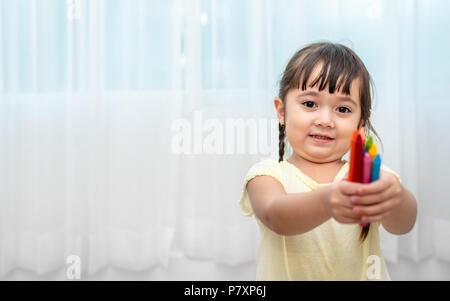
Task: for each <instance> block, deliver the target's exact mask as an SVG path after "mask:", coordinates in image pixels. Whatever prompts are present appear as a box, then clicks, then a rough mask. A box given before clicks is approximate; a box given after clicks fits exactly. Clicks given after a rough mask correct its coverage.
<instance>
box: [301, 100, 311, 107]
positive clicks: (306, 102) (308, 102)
mask: <svg viewBox="0 0 450 301" xmlns="http://www.w3.org/2000/svg"><path fill="white" fill-rule="evenodd" d="M304 104H306V106H307V107H308V108H311V107H310V106H308V105H307V104H312V105H313V106H314V102H312V101H305V102H304V103H302V105H304Z"/></svg>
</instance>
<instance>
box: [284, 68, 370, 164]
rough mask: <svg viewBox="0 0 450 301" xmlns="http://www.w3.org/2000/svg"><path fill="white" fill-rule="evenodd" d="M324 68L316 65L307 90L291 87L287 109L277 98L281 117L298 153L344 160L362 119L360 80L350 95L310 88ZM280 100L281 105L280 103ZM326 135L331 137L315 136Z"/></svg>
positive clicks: (320, 160)
mask: <svg viewBox="0 0 450 301" xmlns="http://www.w3.org/2000/svg"><path fill="white" fill-rule="evenodd" d="M320 70H321V66H320V65H319V66H316V68H315V69H314V70H313V71H312V73H311V76H310V79H309V81H308V83H307V85H306V86H307V90H305V91H302V90H301V89H297V88H295V89H291V90H289V91H288V93H287V95H286V99H285V104H284V105H285V106H286V108H285V112H283V104H282V103H281V104H280V102H281V100H280V99H275V106H276V108H277V112H278V117H279V119H280V120H281V121H282V122H284V123H285V125H286V136H287V139H288V140H289V143H290V144H291V146H292V148H293V151H294V152H295V154H296V155H298V156H300V157H302V158H303V159H306V160H308V161H311V162H314V163H327V162H332V161H337V160H341V158H342V156H344V155H345V153H346V152H347V151H348V149H349V147H350V140H351V137H352V134H353V130H354V129H356V128H358V127H359V125H358V123H359V121H360V118H361V105H360V99H359V80H358V79H355V80H354V81H353V82H352V84H351V87H350V95H345V94H341V93H338V92H337V91H335V93H333V94H330V93H328V86H327V87H326V88H325V89H324V90H322V91H320V92H319V90H318V88H317V87H313V88H311V87H310V83H311V79H315V78H316V77H317V76H318V74H319V72H320ZM277 103H278V104H277ZM314 134H315V135H325V136H328V137H330V138H332V139H331V140H325V141H326V142H323V141H320V140H316V139H315V138H313V137H312V135H314Z"/></svg>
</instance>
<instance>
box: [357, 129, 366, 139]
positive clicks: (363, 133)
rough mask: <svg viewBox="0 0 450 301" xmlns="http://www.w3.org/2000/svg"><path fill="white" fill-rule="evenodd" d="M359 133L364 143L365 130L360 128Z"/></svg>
mask: <svg viewBox="0 0 450 301" xmlns="http://www.w3.org/2000/svg"><path fill="white" fill-rule="evenodd" d="M359 133H360V134H361V138H362V141H363V142H365V141H366V130H365V128H364V127H362V128H360V129H359Z"/></svg>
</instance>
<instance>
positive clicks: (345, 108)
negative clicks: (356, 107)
mask: <svg viewBox="0 0 450 301" xmlns="http://www.w3.org/2000/svg"><path fill="white" fill-rule="evenodd" d="M341 109H344V112H342V110H341ZM345 110H347V111H348V113H351V112H352V111H350V109H349V108H347V107H339V112H340V113H346V111H345Z"/></svg>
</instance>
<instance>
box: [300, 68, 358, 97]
mask: <svg viewBox="0 0 450 301" xmlns="http://www.w3.org/2000/svg"><path fill="white" fill-rule="evenodd" d="M322 68H323V63H322V62H319V63H317V64H316V65H315V66H314V68H313V69H312V70H311V73H310V75H309V78H308V80H307V81H306V91H315V92H319V93H326V94H330V93H329V84H327V85H326V87H325V88H324V89H323V90H322V91H319V85H320V80H317V79H318V77H319V76H320V73H321V72H322ZM330 69H331V66H330V67H329V69H328V72H330ZM303 76H304V74H303V75H302V76H301V78H300V85H299V87H295V89H296V90H297V91H296V92H299V93H301V92H304V91H302V89H301V83H302V82H303ZM316 80H317V81H316ZM342 80H344V78H343V74H341V75H340V76H339V78H338V80H337V82H336V86H337V84H338V83H341V87H340V90H341V91H337V90H336V89H335V90H334V92H333V94H335V95H338V96H350V97H351V98H353V99H354V100H355V101H356V102H357V103H358V104H359V94H360V79H359V77H357V78H355V79H353V81H352V82H351V83H350V95H347V94H345V93H343V92H342V90H343V87H344V84H343V83H342V82H341V81H342ZM314 81H316V84H315V85H314V86H311V85H312V83H313V82H314Z"/></svg>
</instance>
